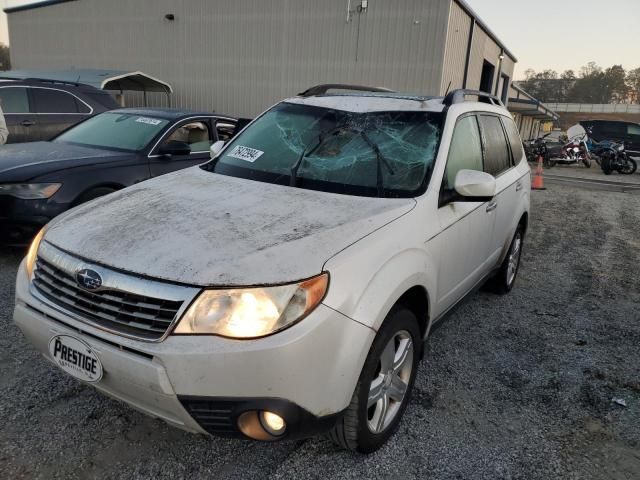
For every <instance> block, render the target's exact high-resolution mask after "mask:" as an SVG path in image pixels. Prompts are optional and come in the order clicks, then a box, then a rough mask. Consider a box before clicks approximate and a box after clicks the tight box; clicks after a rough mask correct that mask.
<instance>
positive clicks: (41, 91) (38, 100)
mask: <svg viewBox="0 0 640 480" xmlns="http://www.w3.org/2000/svg"><path fill="white" fill-rule="evenodd" d="M31 92H32V94H33V103H34V107H35V112H36V113H78V107H77V105H76V98H75V97H74V96H73V95H71V94H69V93H66V92H62V91H60V90H49V89H45V88H33V89H32V90H31Z"/></svg>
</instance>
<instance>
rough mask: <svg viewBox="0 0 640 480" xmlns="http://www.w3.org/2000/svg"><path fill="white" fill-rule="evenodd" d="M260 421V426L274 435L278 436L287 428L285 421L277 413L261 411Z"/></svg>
mask: <svg viewBox="0 0 640 480" xmlns="http://www.w3.org/2000/svg"><path fill="white" fill-rule="evenodd" d="M260 423H262V427H263V428H264V429H265V430H266V431H267V432H269V433H270V434H271V435H273V436H274V437H277V436H280V435H282V434H283V433H284V431H285V430H286V428H287V423H286V422H285V421H284V418H282V417H281V416H280V415H278V414H277V413H273V412H269V411H266V410H265V411H263V412H260Z"/></svg>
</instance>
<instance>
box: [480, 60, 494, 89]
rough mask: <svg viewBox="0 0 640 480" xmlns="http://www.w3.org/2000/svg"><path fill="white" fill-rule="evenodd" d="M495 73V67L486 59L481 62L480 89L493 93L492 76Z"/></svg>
mask: <svg viewBox="0 0 640 480" xmlns="http://www.w3.org/2000/svg"><path fill="white" fill-rule="evenodd" d="M495 73H496V67H495V65H493V64H492V63H490V62H487V61H486V60H485V61H484V63H483V64H482V76H481V77H480V91H482V92H487V93H490V94H492V95H493V77H494V75H495Z"/></svg>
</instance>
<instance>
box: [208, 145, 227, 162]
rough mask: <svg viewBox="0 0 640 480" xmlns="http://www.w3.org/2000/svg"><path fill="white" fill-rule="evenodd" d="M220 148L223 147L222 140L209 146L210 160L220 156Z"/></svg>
mask: <svg viewBox="0 0 640 480" xmlns="http://www.w3.org/2000/svg"><path fill="white" fill-rule="evenodd" d="M222 147H224V141H223V140H218V141H217V142H216V143H214V144H213V145H211V148H210V149H209V151H210V152H211V159H212V160H213V159H214V158H216V157H217V156H218V155H219V154H220V152H221V151H222Z"/></svg>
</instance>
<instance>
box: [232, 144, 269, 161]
mask: <svg viewBox="0 0 640 480" xmlns="http://www.w3.org/2000/svg"><path fill="white" fill-rule="evenodd" d="M262 154H264V152H262V151H260V150H256V149H255V148H249V147H243V146H241V145H238V146H237V147H236V148H234V149H233V150H231V152H230V153H228V154H227V156H229V157H233V158H237V159H238V160H244V161H245V162H251V163H253V162H255V161H256V160H257V159H259V158H260V157H261V156H262Z"/></svg>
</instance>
